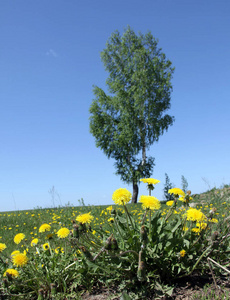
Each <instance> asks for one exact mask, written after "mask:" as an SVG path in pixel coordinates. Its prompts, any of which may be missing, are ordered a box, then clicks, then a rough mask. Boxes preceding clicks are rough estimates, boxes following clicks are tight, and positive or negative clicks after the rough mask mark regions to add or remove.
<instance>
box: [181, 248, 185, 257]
mask: <svg viewBox="0 0 230 300" xmlns="http://www.w3.org/2000/svg"><path fill="white" fill-rule="evenodd" d="M185 254H186V251H185V250H184V249H183V250H181V251H180V256H181V257H184V256H185Z"/></svg>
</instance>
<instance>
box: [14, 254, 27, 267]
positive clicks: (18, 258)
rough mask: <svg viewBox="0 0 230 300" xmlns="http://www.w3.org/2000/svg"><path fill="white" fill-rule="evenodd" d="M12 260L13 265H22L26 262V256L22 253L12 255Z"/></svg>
mask: <svg viewBox="0 0 230 300" xmlns="http://www.w3.org/2000/svg"><path fill="white" fill-rule="evenodd" d="M12 261H13V264H14V266H17V267H23V266H24V265H26V264H27V262H28V257H27V256H26V255H25V254H23V253H18V254H15V255H13V257H12Z"/></svg>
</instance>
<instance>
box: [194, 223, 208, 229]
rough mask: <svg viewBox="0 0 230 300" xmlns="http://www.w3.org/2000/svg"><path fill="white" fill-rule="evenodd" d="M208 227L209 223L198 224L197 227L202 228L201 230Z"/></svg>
mask: <svg viewBox="0 0 230 300" xmlns="http://www.w3.org/2000/svg"><path fill="white" fill-rule="evenodd" d="M207 226H208V225H207V223H200V222H199V223H196V227H198V228H200V230H205V229H206V228H207Z"/></svg>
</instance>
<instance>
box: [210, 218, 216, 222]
mask: <svg viewBox="0 0 230 300" xmlns="http://www.w3.org/2000/svg"><path fill="white" fill-rule="evenodd" d="M209 222H212V223H218V220H217V219H215V218H212V219H211V220H209Z"/></svg>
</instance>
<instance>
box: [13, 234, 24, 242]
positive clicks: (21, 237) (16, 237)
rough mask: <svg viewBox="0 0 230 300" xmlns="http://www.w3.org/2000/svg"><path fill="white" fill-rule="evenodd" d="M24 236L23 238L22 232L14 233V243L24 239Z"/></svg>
mask: <svg viewBox="0 0 230 300" xmlns="http://www.w3.org/2000/svg"><path fill="white" fill-rule="evenodd" d="M24 238H25V234H24V233H18V234H16V235H15V237H14V242H15V244H19V243H21V241H22V240H24Z"/></svg>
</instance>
